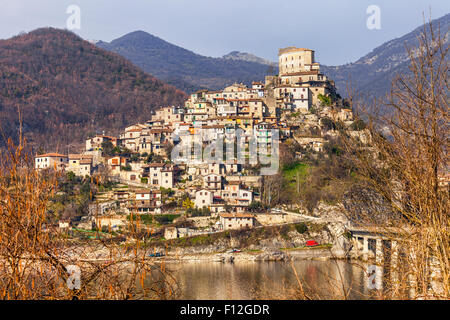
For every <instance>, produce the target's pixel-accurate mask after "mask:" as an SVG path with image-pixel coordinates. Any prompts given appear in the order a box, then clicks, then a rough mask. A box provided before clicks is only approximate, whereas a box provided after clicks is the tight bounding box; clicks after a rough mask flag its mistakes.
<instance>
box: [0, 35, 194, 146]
mask: <svg viewBox="0 0 450 320" xmlns="http://www.w3.org/2000/svg"><path fill="white" fill-rule="evenodd" d="M0 66H1V68H0V124H1V131H2V134H3V135H4V136H5V137H6V138H8V137H12V138H13V139H17V137H18V131H19V116H18V108H20V111H21V115H22V124H23V132H24V135H25V137H26V138H27V139H28V141H29V142H30V143H31V144H32V145H33V146H34V147H36V148H40V147H42V148H43V149H46V147H47V146H51V147H52V148H57V146H58V145H59V146H65V145H66V144H70V143H78V144H79V143H82V142H83V141H84V139H86V138H87V136H89V135H92V134H95V133H101V132H102V131H103V130H105V131H106V132H107V133H116V130H118V129H123V128H124V126H127V125H129V124H132V123H136V122H138V121H146V120H148V119H149V118H150V114H151V111H152V110H153V109H155V108H157V107H159V106H167V105H173V104H176V105H179V104H182V103H183V102H184V100H185V99H186V95H185V93H184V92H182V91H180V90H178V89H176V88H175V87H173V86H171V85H168V84H166V83H164V82H162V81H160V80H158V79H156V78H154V77H153V76H151V75H148V74H146V73H144V72H143V71H141V70H140V69H139V68H137V67H136V66H134V65H133V64H132V63H131V62H129V61H127V60H126V59H124V58H123V57H121V56H119V55H116V54H113V53H110V52H107V51H105V50H102V49H99V48H98V47H96V46H95V45H93V44H91V43H89V42H88V41H85V40H83V39H81V38H80V37H78V36H77V35H75V34H73V33H71V32H68V31H63V30H58V29H52V28H45V29H38V30H35V31H33V32H30V33H28V34H24V35H20V36H17V37H13V38H11V39H8V40H1V41H0ZM4 143H5V141H4V139H2V138H1V137H0V146H1V145H4ZM53 151H58V150H53ZM59 151H60V152H62V151H66V152H67V149H64V150H61V149H60V150H59Z"/></svg>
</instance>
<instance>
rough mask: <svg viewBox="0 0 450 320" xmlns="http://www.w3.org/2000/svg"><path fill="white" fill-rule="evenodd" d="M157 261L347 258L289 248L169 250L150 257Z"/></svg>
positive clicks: (328, 249)
mask: <svg viewBox="0 0 450 320" xmlns="http://www.w3.org/2000/svg"><path fill="white" fill-rule="evenodd" d="M148 259H152V260H154V261H157V262H163V261H164V262H171V263H182V262H202V261H208V262H221V263H233V262H241V261H255V262H257V261H291V260H294V261H295V260H320V261H327V260H332V259H345V257H343V256H337V255H335V254H333V253H332V252H331V249H330V248H320V249H309V248H298V249H289V250H270V251H262V250H261V251H242V252H235V253H231V252H212V253H194V254H182V253H177V252H169V253H168V254H167V255H165V256H163V257H149V258H148Z"/></svg>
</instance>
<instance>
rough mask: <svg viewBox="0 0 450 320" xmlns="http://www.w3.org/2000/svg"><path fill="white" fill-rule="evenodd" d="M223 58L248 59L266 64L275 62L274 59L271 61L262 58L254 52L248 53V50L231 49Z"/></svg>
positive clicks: (248, 60)
mask: <svg viewBox="0 0 450 320" xmlns="http://www.w3.org/2000/svg"><path fill="white" fill-rule="evenodd" d="M222 58H223V59H227V60H241V61H247V62H255V63H260V64H266V65H269V66H270V65H272V64H275V63H274V62H272V61H269V60H267V59H264V58H260V57H258V56H255V55H254V54H251V53H247V52H240V51H231V52H230V53H228V54H226V55H224V56H223V57H222Z"/></svg>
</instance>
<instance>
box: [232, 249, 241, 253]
mask: <svg viewBox="0 0 450 320" xmlns="http://www.w3.org/2000/svg"><path fill="white" fill-rule="evenodd" d="M237 252H242V250H239V249H232V250H231V251H230V253H237Z"/></svg>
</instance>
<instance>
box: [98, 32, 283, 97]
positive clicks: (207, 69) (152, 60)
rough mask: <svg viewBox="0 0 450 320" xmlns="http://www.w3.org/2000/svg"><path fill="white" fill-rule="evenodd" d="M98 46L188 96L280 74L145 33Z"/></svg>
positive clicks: (233, 56) (101, 43) (131, 34)
mask: <svg viewBox="0 0 450 320" xmlns="http://www.w3.org/2000/svg"><path fill="white" fill-rule="evenodd" d="M97 46H99V47H100V48H103V49H106V50H108V51H111V52H114V53H118V54H120V55H122V56H123V57H125V58H127V59H128V60H130V61H131V62H133V63H134V64H135V65H136V66H138V67H140V68H141V69H142V70H144V71H145V72H148V73H150V74H152V75H154V76H155V77H157V78H159V79H161V80H163V81H166V82H167V83H170V84H172V85H174V86H176V87H177V88H179V89H182V90H184V91H186V92H188V93H189V92H193V91H196V90H198V89H203V88H206V89H210V90H219V89H222V88H224V87H225V86H227V85H230V84H233V83H234V82H242V83H245V84H251V82H252V81H263V80H264V77H265V76H266V75H267V73H268V72H270V71H272V73H276V72H277V71H276V69H274V70H269V69H270V66H268V65H267V64H261V63H258V62H254V61H244V60H242V59H235V54H234V53H233V54H231V55H229V56H228V57H227V56H226V57H225V58H211V57H205V56H202V55H199V54H196V53H194V52H192V51H189V50H186V49H184V48H181V47H179V46H176V45H173V44H171V43H169V42H167V41H164V40H162V39H160V38H158V37H155V36H153V35H151V34H149V33H147V32H144V31H135V32H132V33H129V34H127V35H125V36H123V37H121V38H118V39H116V40H113V41H111V42H110V43H106V42H101V41H100V42H98V43H97ZM246 57H247V58H248V56H246ZM255 58H257V57H255ZM258 59H260V58H257V60H258Z"/></svg>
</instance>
